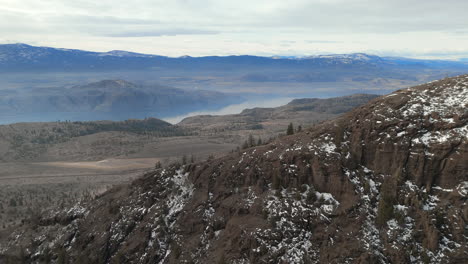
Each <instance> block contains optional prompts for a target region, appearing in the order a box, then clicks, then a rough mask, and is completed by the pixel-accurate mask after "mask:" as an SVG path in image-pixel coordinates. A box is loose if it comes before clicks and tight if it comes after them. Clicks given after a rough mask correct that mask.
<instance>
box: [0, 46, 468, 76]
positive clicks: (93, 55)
mask: <svg viewBox="0 0 468 264" xmlns="http://www.w3.org/2000/svg"><path fill="white" fill-rule="evenodd" d="M242 65H243V66H249V67H250V66H262V67H281V68H283V67H288V68H304V67H305V68H308V69H314V68H323V67H338V68H349V67H364V68H366V67H370V68H374V69H375V70H382V69H383V68H384V67H390V68H391V67H405V68H437V67H444V68H447V67H449V68H460V67H461V68H466V67H468V64H467V63H466V62H459V61H439V60H415V59H407V58H392V57H378V56H374V55H368V54H364V53H355V54H336V55H319V56H309V57H298V58H294V57H259V56H249V55H242V56H225V57H220V56H206V57H190V56H182V57H178V58H172V57H166V56H159V55H148V54H141V53H134V52H127V51H120V50H114V51H109V52H90V51H83V50H76V49H57V48H49V47H35V46H30V45H26V44H4V45H0V71H8V72H24V71H50V70H60V71H86V70H122V69H128V70H130V69H150V68H155V67H156V68H159V67H164V68H174V67H176V68H191V67H197V69H200V68H204V69H212V70H213V69H218V70H219V69H220V67H221V69H225V70H228V69H229V68H230V67H233V66H242Z"/></svg>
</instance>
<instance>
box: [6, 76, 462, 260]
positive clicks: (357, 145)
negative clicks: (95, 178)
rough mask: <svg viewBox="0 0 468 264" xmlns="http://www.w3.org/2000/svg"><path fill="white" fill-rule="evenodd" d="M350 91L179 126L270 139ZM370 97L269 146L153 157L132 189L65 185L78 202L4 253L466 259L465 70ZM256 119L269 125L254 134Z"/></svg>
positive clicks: (14, 238) (20, 231) (42, 219)
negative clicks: (162, 160) (156, 161)
mask: <svg viewBox="0 0 468 264" xmlns="http://www.w3.org/2000/svg"><path fill="white" fill-rule="evenodd" d="M357 98H359V100H357V101H358V102H360V103H362V102H363V101H362V100H364V101H365V99H363V95H360V96H357ZM364 98H366V97H365V96H364ZM351 99H353V98H331V99H321V100H318V101H317V99H303V100H295V101H293V102H291V103H290V104H288V105H286V106H283V107H280V108H276V109H254V110H245V111H244V112H243V113H241V114H238V115H231V116H225V117H209V116H201V117H193V118H188V119H186V120H184V121H182V122H181V123H180V124H179V125H178V126H181V127H183V126H189V125H190V128H194V127H204V128H206V129H205V130H202V131H201V132H200V136H203V135H205V136H207V135H210V134H211V135H215V134H216V133H219V134H218V135H222V134H223V133H226V131H229V133H233V134H236V133H234V132H233V131H236V129H239V130H238V131H239V134H237V135H241V134H240V133H241V132H242V133H246V132H247V133H250V132H252V133H254V131H258V132H257V133H256V134H255V135H260V134H261V133H264V134H265V135H266V134H268V129H265V130H263V127H265V128H267V127H268V124H277V125H278V127H279V124H282V122H284V121H281V122H278V120H280V119H281V118H279V116H282V115H280V114H278V113H283V114H284V113H289V114H290V115H289V117H291V116H296V118H300V117H301V112H302V111H305V112H307V111H310V112H309V113H308V115H307V116H316V114H317V112H319V113H322V114H323V111H321V110H320V109H322V108H323V106H333V105H335V106H336V108H337V109H342V108H341V107H340V104H339V103H338V102H342V103H343V102H347V103H346V104H345V105H347V107H349V100H351ZM354 99H356V97H354ZM368 99H369V100H368V102H367V103H364V104H362V105H361V104H360V103H359V104H358V105H356V107H350V108H351V109H349V111H348V110H346V111H348V112H346V113H339V111H338V112H335V113H329V114H330V116H328V119H327V118H324V119H323V120H320V121H319V120H317V119H315V120H314V121H311V123H309V124H303V126H304V129H302V130H301V131H297V130H296V131H295V133H288V134H289V135H286V136H279V137H275V138H272V139H271V140H267V141H266V142H265V143H262V144H259V145H257V144H247V145H246V146H245V148H244V147H242V149H236V150H234V151H232V152H231V153H227V154H226V153H224V154H222V153H220V155H219V156H217V157H215V156H211V157H208V158H207V160H200V161H198V160H190V159H181V160H179V162H176V163H172V164H164V165H163V166H162V167H159V166H156V167H155V168H154V169H152V170H147V171H146V172H145V173H144V174H143V175H142V176H140V177H138V178H136V179H135V180H133V181H132V182H131V183H130V184H125V185H117V186H115V187H113V188H110V189H109V190H108V191H106V192H101V190H95V191H94V193H86V194H85V195H83V196H82V197H83V199H81V201H80V202H79V203H76V202H77V200H76V195H75V194H73V193H71V194H67V195H71V196H72V199H69V200H68V201H72V202H70V203H69V204H68V205H69V206H66V205H64V206H63V207H62V206H61V205H60V203H58V201H57V200H55V204H56V206H55V208H54V209H51V210H46V211H45V212H43V213H41V214H38V213H30V214H29V216H30V217H29V218H27V219H25V220H24V221H22V222H21V223H11V224H10V225H11V226H8V227H6V228H5V229H4V230H2V231H0V234H2V236H0V260H5V261H19V260H25V261H28V262H34V261H38V262H43V261H47V260H48V259H54V260H57V261H59V260H62V259H66V261H67V262H78V263H79V262H84V263H93V262H97V263H108V262H109V263H128V262H130V263H133V262H140V261H141V262H144V263H151V262H162V263H213V262H222V263H223V262H225V261H228V262H230V263H282V262H284V263H316V262H319V263H342V262H352V263H410V262H416V263H463V261H464V259H466V243H464V241H465V240H466V239H465V237H464V233H465V232H464V230H465V228H464V227H465V223H466V220H467V213H468V211H467V210H466V201H467V200H466V199H467V194H468V179H467V175H466V171H467V169H468V168H467V164H468V163H467V162H466V161H467V151H466V146H467V139H468V138H467V135H468V131H467V117H468V115H467V112H466V111H467V109H468V108H467V106H468V101H467V99H468V76H467V75H463V76H457V77H454V78H445V79H442V80H439V81H436V82H431V83H427V84H423V85H419V86H415V87H411V88H408V89H403V90H399V91H396V92H394V93H392V94H389V95H386V96H381V97H377V98H375V96H374V98H368ZM322 100H325V101H322ZM351 101H353V100H351ZM291 109H293V110H291ZM325 109H328V110H325V112H326V111H331V110H330V109H333V107H326V108H325ZM343 109H344V108H343ZM435 111H437V113H436V112H435ZM333 114H334V115H335V116H334V117H333V118H332V116H331V115H333ZM252 115H254V116H255V117H256V118H255V119H254V120H256V122H258V124H261V125H262V129H246V127H245V125H246V124H245V123H244V122H246V123H247V127H249V125H251V122H253V121H251V118H252ZM265 115H266V117H265ZM318 116H320V115H318ZM213 120H215V121H213ZM222 120H224V121H225V122H222ZM233 120H236V122H238V124H235V122H233ZM246 120H247V121H248V122H247V121H246ZM288 120H292V119H288ZM184 124H185V125H184ZM231 124H235V126H234V127H232V126H231ZM296 127H297V125H296ZM228 128H229V129H228ZM260 131H261V132H260ZM283 131H284V128H283ZM230 135H232V134H230ZM88 136H89V135H88ZM182 137H183V136H182ZM189 138H190V137H189ZM228 138H230V140H232V138H231V137H228ZM239 139H240V140H241V141H240V142H242V140H243V137H242V136H239ZM238 142H239V141H238ZM185 154H187V153H186V151H185ZM106 160H107V161H102V160H97V161H86V162H78V163H76V162H71V163H70V162H65V161H57V162H53V163H47V164H43V165H46V167H48V169H50V170H51V171H54V170H56V169H57V168H59V167H60V168H62V169H63V168H66V169H71V168H72V167H73V169H78V168H79V170H83V171H84V170H89V169H91V168H92V169H93V170H97V169H100V170H106V171H107V170H108V169H109V168H110V167H113V166H116V167H115V168H118V167H119V166H120V164H121V162H123V161H121V160H118V159H117V158H116V159H106ZM126 162H127V163H125V164H126V165H128V166H130V165H131V164H132V163H134V162H136V163H139V162H142V163H145V162H144V160H128V161H126ZM106 164H109V165H106ZM33 166H37V164H34V165H33ZM68 187H69V186H68V185H64V186H61V188H62V189H63V190H65V189H66V188H68ZM2 190H6V193H5V194H2V197H4V198H5V197H9V198H10V199H9V200H5V201H4V202H3V207H4V208H5V202H7V203H8V204H9V205H10V206H13V205H14V206H15V207H19V208H20V209H22V210H17V212H20V213H18V214H19V215H24V214H25V212H28V211H27V209H24V208H25V207H26V208H27V206H29V205H30V204H31V200H27V199H26V202H25V199H24V198H23V196H24V195H23V194H22V193H17V192H16V193H15V191H11V190H10V189H9V188H5V189H4V188H2ZM41 190H43V189H41ZM25 193H26V194H27V196H28V197H37V198H36V199H35V201H36V200H37V201H43V200H47V199H48V198H47V196H44V195H43V192H41V194H39V196H37V194H34V193H32V192H31V191H30V190H26V192H25ZM11 197H20V198H18V201H16V200H14V201H12V200H11ZM92 197H95V198H94V199H93V198H92ZM65 200H67V199H65ZM19 201H21V205H19V203H20V202H19ZM35 205H37V204H35ZM61 208H63V209H61ZM23 209H24V210H23ZM9 210H10V211H11V208H7V210H6V211H7V212H8V211H9ZM13 211H14V210H13ZM10 233H11V235H10V239H5V238H3V237H6V234H10ZM3 234H5V235H3ZM401 234H404V235H401ZM2 238H3V239H2ZM336 248H340V249H341V250H336Z"/></svg>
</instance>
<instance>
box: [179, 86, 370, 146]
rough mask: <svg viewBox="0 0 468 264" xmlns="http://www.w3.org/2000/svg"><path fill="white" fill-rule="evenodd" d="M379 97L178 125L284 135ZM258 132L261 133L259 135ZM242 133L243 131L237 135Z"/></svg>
mask: <svg viewBox="0 0 468 264" xmlns="http://www.w3.org/2000/svg"><path fill="white" fill-rule="evenodd" d="M376 97H378V95H373V94H354V95H349V96H342V97H333V98H327V99H318V98H304V99H294V100H293V101H291V102H290V103H288V104H287V105H284V106H280V107H276V108H253V109H245V110H243V111H242V112H241V113H240V114H234V115H219V116H213V115H200V116H193V117H188V118H185V119H184V120H182V121H181V122H180V123H178V126H180V127H183V128H187V129H192V130H196V131H201V132H202V133H213V132H224V133H227V134H228V133H232V132H233V131H242V130H248V131H249V133H252V134H264V136H266V137H268V136H272V135H274V134H278V133H284V132H285V127H287V126H288V124H289V123H291V122H292V123H294V124H295V125H302V126H310V125H313V124H317V123H319V122H321V121H324V120H329V119H332V118H335V117H337V116H338V115H340V114H343V113H346V112H347V111H349V110H351V109H353V108H355V107H358V106H361V105H363V104H365V103H367V102H368V101H370V100H372V99H374V98H376ZM256 132H257V133H256ZM234 133H239V132H234Z"/></svg>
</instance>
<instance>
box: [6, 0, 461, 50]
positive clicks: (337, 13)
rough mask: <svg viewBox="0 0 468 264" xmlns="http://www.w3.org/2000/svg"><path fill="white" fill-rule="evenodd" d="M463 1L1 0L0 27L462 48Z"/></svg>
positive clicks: (199, 45) (263, 42)
mask: <svg viewBox="0 0 468 264" xmlns="http://www.w3.org/2000/svg"><path fill="white" fill-rule="evenodd" d="M466 10H468V1H460V0H445V1H440V0H392V1H388V0H289V1H284V0H255V1H252V0H226V1H216V0H172V1H166V0H135V1H122V0H112V1H111V0H100V1H95V0H48V1H43V0H22V1H17V0H2V5H1V6H0V36H2V37H3V38H5V39H8V40H14V41H16V42H27V43H36V42H39V43H41V45H44V46H51V45H55V46H58V47H64V48H82V49H91V50H96V51H105V50H110V49H120V50H124V49H125V50H131V51H136V52H145V53H161V52H164V54H165V55H183V54H190V55H194V56H197V55H226V54H227V53H228V52H229V53H232V54H242V53H244V54H245V53H248V54H254V55H268V54H271V55H313V54H320V53H348V52H366V51H377V52H383V53H385V52H390V53H399V54H416V55H415V56H419V55H420V54H429V53H431V52H432V51H445V52H459V53H465V52H466V53H467V54H468V48H467V47H468V37H467V34H464V33H466V27H467V25H468V16H466ZM116 39H119V41H116ZM418 54H419V55H418Z"/></svg>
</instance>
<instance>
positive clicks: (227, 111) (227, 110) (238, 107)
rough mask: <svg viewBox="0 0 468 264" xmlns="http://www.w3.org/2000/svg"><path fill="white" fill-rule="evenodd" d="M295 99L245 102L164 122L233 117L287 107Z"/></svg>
mask: <svg viewBox="0 0 468 264" xmlns="http://www.w3.org/2000/svg"><path fill="white" fill-rule="evenodd" d="M293 99H295V98H294V97H285V98H274V99H269V100H267V101H264V100H253V101H247V102H243V103H240V104H232V105H228V106H226V107H224V108H221V109H219V110H213V111H195V112H190V113H187V114H184V115H178V116H173V117H167V118H163V120H164V121H166V122H169V123H171V124H177V123H179V122H180V121H182V120H183V119H184V118H187V117H191V116H197V115H231V114H239V113H241V112H242V111H243V110H245V109H248V108H256V107H260V108H265V107H278V106H282V105H285V104H287V103H289V102H291V100H293Z"/></svg>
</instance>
